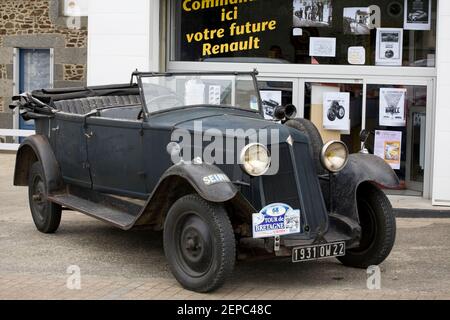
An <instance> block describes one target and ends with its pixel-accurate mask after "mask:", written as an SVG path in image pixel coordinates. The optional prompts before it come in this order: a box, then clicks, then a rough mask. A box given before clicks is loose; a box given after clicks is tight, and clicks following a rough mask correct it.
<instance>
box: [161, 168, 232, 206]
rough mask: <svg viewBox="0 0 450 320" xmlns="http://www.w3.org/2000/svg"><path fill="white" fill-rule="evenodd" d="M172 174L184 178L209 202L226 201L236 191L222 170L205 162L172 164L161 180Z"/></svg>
mask: <svg viewBox="0 0 450 320" xmlns="http://www.w3.org/2000/svg"><path fill="white" fill-rule="evenodd" d="M172 176H177V177H180V178H183V179H185V180H186V181H188V182H189V183H190V184H191V186H192V187H193V188H194V189H195V191H196V192H197V193H198V194H199V195H200V196H201V197H202V198H203V199H205V200H208V201H211V202H225V201H228V200H230V199H232V198H234V196H235V195H236V193H237V192H238V190H237V188H236V186H235V185H234V184H233V183H232V182H231V181H230V179H229V178H228V176H227V175H226V174H225V173H223V171H222V170H220V169H219V168H218V167H217V166H214V165H210V164H206V163H202V164H192V163H181V164H177V165H174V166H172V167H170V168H169V169H168V170H167V171H166V172H165V173H164V174H163V176H162V178H161V181H164V180H165V179H166V178H168V177H172Z"/></svg>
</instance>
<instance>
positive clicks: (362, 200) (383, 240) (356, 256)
mask: <svg viewBox="0 0 450 320" xmlns="http://www.w3.org/2000/svg"><path fill="white" fill-rule="evenodd" d="M357 202H358V214H359V219H360V225H361V240H360V245H359V247H358V248H353V249H349V250H347V252H346V255H345V256H343V257H339V258H338V259H339V261H341V262H342V263H343V264H344V265H346V266H349V267H355V268H367V267H369V266H372V265H379V264H380V263H382V262H383V261H384V260H385V259H386V258H387V257H388V255H389V253H390V252H391V250H392V247H393V246H394V242H395V234H396V222H395V216H394V213H393V210H392V206H391V203H390V202H389V199H388V198H387V197H386V195H385V194H384V192H383V191H382V190H380V189H379V188H378V187H376V186H374V185H371V184H365V185H362V186H361V187H360V188H359V189H358V193H357Z"/></svg>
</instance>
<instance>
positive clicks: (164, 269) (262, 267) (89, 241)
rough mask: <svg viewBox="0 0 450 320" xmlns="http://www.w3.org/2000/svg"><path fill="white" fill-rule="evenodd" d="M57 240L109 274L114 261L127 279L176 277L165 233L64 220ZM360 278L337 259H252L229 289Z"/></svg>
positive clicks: (242, 266)
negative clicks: (105, 267)
mask: <svg viewBox="0 0 450 320" xmlns="http://www.w3.org/2000/svg"><path fill="white" fill-rule="evenodd" d="M55 236H56V237H57V238H58V239H59V240H60V241H63V242H65V243H66V244H69V243H70V246H71V247H74V246H75V247H77V246H80V247H82V248H83V250H88V251H89V252H90V253H89V255H90V256H91V257H94V256H95V258H96V260H97V262H98V263H100V264H101V263H105V264H109V267H110V270H114V269H115V265H114V264H115V263H117V269H118V270H123V261H126V266H127V277H133V276H136V277H151V276H153V275H154V274H155V269H156V270H158V271H159V272H160V276H162V277H164V278H172V275H171V273H170V271H169V268H168V266H167V261H166V258H165V254H164V249H163V233H162V232H155V231H150V230H131V231H122V230H119V229H116V228H114V227H111V226H108V225H104V224H102V223H99V222H97V221H92V222H91V221H83V222H74V221H68V222H66V223H64V221H63V223H62V225H61V228H60V230H59V231H58V233H57V234H56V235H55ZM111 259H112V260H113V261H110V260H111ZM99 272H101V271H100V270H99ZM356 279H360V280H361V287H363V286H364V285H365V281H366V271H365V270H358V269H350V268H346V267H344V266H342V265H341V264H340V263H339V262H338V261H337V260H336V259H327V260H321V261H313V262H303V263H295V264H294V263H292V262H291V260H290V258H269V259H255V257H251V259H250V260H243V261H238V262H237V264H236V268H235V270H234V274H233V276H232V277H231V279H230V280H229V281H228V282H227V285H231V286H246V287H260V286H270V284H271V283H273V284H277V286H279V285H282V286H283V287H284V288H291V287H292V288H297V289H298V288H299V287H303V288H308V287H311V288H313V287H316V286H325V287H342V286H345V285H349V283H350V282H352V283H354V281H355V280H356ZM358 282H359V281H358ZM353 287H354V286H353Z"/></svg>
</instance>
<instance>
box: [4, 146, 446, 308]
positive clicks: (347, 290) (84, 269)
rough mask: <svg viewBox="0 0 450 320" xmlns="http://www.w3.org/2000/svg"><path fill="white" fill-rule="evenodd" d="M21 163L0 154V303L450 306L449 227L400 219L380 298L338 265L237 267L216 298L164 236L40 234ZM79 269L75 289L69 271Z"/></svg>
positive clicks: (71, 216) (79, 228)
mask: <svg viewBox="0 0 450 320" xmlns="http://www.w3.org/2000/svg"><path fill="white" fill-rule="evenodd" d="M13 167H14V156H13V155H5V154H0V299H181V300H186V299H249V300H251V299H258V300H262V299H267V300H271V299H377V300H378V299H450V219H406V218H405V219H398V227H399V228H398V237H397V242H396V246H395V248H394V250H393V252H392V254H391V255H390V257H389V258H388V260H387V261H386V262H385V263H384V264H383V265H382V266H381V269H382V280H381V289H380V290H368V289H367V287H366V281H367V274H366V271H365V270H358V269H350V268H346V267H344V266H342V265H341V264H340V263H339V262H338V261H337V260H334V259H331V260H323V261H319V262H307V263H301V264H292V263H290V261H289V259H281V260H279V259H275V260H267V261H244V262H239V263H238V264H237V266H236V268H235V272H234V274H233V277H232V278H231V279H230V280H229V281H228V282H227V283H226V285H225V286H224V287H223V288H221V289H220V290H218V291H217V292H215V293H213V294H196V293H192V292H189V291H186V290H183V289H182V288H181V287H180V286H179V285H178V283H177V282H176V281H175V280H174V278H173V277H172V275H171V274H170V271H169V270H168V266H167V264H166V260H165V257H164V252H163V249H162V240H161V234H160V233H153V232H148V231H130V232H123V231H121V230H117V229H115V228H113V227H110V226H108V225H105V224H103V223H101V222H98V221H96V220H93V219H91V218H88V217H86V216H84V215H81V214H79V213H75V212H65V213H64V215H63V220H62V223H61V227H60V229H59V230H58V232H57V233H56V234H54V235H44V234H41V233H39V232H37V231H36V229H35V228H34V225H33V222H32V219H31V216H30V212H29V208H28V204H27V189H26V188H17V187H13V186H12V185H11V184H12V172H13ZM71 265H77V266H79V267H80V270H81V290H69V289H68V288H67V285H66V284H67V280H68V277H69V274H68V273H67V268H68V267H69V266H71Z"/></svg>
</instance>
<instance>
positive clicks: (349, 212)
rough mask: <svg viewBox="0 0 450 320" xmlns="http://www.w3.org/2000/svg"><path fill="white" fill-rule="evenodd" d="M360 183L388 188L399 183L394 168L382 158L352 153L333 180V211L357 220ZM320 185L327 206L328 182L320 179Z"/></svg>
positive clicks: (394, 186) (328, 204) (328, 205)
mask: <svg viewBox="0 0 450 320" xmlns="http://www.w3.org/2000/svg"><path fill="white" fill-rule="evenodd" d="M362 183H372V184H374V185H378V186H382V187H384V188H388V189H393V188H396V187H398V185H399V184H400V182H399V180H398V177H397V175H396V174H395V172H394V170H392V168H391V167H390V166H389V165H388V164H387V163H386V162H385V161H384V160H383V159H381V158H379V157H377V156H374V155H370V154H352V155H350V157H349V161H348V164H347V166H346V167H345V168H344V170H342V171H341V172H340V173H339V174H338V175H336V177H335V179H334V181H333V191H332V196H333V197H332V199H333V207H334V209H335V210H334V211H335V213H337V214H339V215H342V216H345V217H348V218H351V219H353V220H355V221H358V222H359V218H358V208H357V203H356V194H357V191H358V187H359V186H360V185H361V184H362ZM321 187H322V192H323V195H324V197H325V201H326V202H327V207H328V208H329V207H330V203H329V202H330V200H329V199H330V197H329V183H328V182H327V181H322V182H321Z"/></svg>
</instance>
